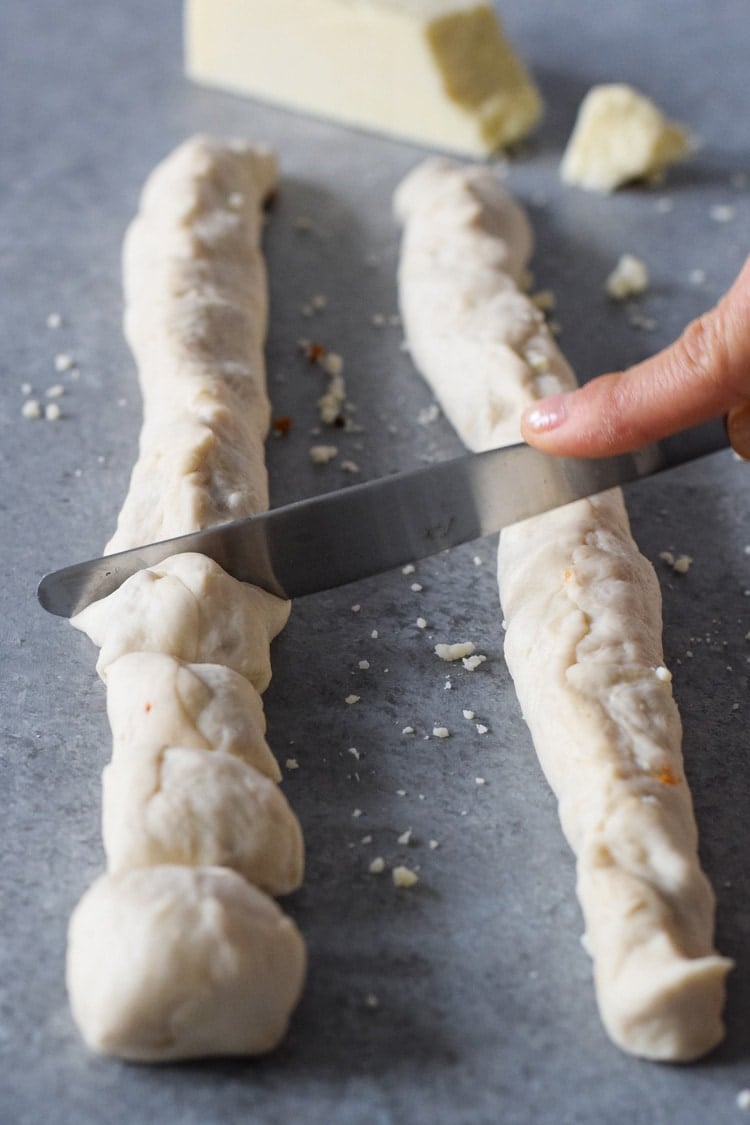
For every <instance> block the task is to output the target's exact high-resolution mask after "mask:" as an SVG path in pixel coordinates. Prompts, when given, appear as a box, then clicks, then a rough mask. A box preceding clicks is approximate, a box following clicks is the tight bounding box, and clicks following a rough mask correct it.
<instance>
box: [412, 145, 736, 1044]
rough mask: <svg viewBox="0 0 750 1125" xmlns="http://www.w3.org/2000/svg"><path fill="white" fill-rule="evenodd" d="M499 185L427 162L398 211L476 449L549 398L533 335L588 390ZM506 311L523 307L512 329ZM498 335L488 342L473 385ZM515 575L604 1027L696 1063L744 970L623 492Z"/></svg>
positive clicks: (516, 623)
mask: <svg viewBox="0 0 750 1125" xmlns="http://www.w3.org/2000/svg"><path fill="white" fill-rule="evenodd" d="M490 179H491V174H490V173H489V172H488V171H486V170H478V169H476V168H468V169H461V168H457V167H455V166H450V165H446V164H439V163H435V162H431V163H428V164H426V165H424V166H422V167H421V168H418V169H417V170H416V172H414V173H412V175H411V176H409V177H408V178H407V179H406V181H405V183H404V184H403V185H402V186H401V188H400V189H399V191H398V193H397V197H396V199H397V203H396V205H397V210H398V211H399V213H400V214H401V216H402V218H403V219H404V220H405V232H404V241H403V249H402V259H401V266H400V271H399V277H400V286H401V289H400V303H401V309H402V314H403V320H404V326H405V330H406V334H407V340H408V342H409V345H410V350H411V352H412V355H413V356H414V357H415V361H416V363H417V365H418V366H419V368H420V370H421V372H422V374H423V375H424V376H425V378H426V379H427V381H428V382H429V383H430V385H431V386H432V388H433V390H434V391H435V393H436V395H437V397H438V399H439V400H440V402H441V404H442V406H443V409H444V410H445V412H446V414H447V415H448V417H450V418H451V420H452V421H453V423H454V425H455V426H456V428H457V429H458V431H459V433H460V435H461V437H462V438H463V440H464V442H465V443H466V444H467V445H468V446H469V447H470V448H472V449H483V448H487V446H488V445H490V444H504V443H508V442H513V441H518V440H520V428H519V427H520V413H521V410H522V408H523V407H525V406H527V405H529V404H530V403H531V402H533V401H534V399H535V398H536V397H538V395H539V394H540V393H542V391H541V390H540V387H539V384H538V383H537V382H536V381H535V379H534V377H533V374H532V371H533V366H532V364H531V363H529V362H524V361H523V358H522V357H523V356H524V354H525V343H524V341H525V340H526V338H527V333H528V332H529V330H530V327H531V326H534V325H537V328H536V329H535V330H536V331H538V332H540V333H541V339H542V340H544V347H545V353H544V354H545V357H546V358H545V362H546V363H547V365H548V367H549V369H550V370H552V371H553V372H555V377H556V378H557V379H558V381H559V383H560V386H561V387H567V386H570V385H571V384H572V380H573V377H572V373H571V372H570V369H569V368H568V367H567V365H566V364H565V363H564V361H563V360H562V357H560V356H559V353H557V349H556V345H555V343H554V341H553V340H552V339H551V338H550V337H549V336H545V333H546V329H543V326H540V325H539V322H538V321H535V318H534V315H533V311H532V307H529V306H530V302H529V301H528V300H527V298H525V297H524V296H523V295H522V294H521V293H519V292H517V291H516V290H515V282H516V280H517V279H518V277H519V276H520V272H521V270H522V269H523V267H524V265H525V262H524V260H523V257H521V258H520V259H519V254H518V250H517V248H518V247H521V249H522V250H523V248H524V247H529V244H530V240H529V233H528V228H527V224H526V222H525V219H522V220H519V219H518V216H519V210H518V207H517V205H515V204H513V203H512V202H511V201H510V200H509V199H508V197H507V196H506V195H505V193H504V192H503V190H502V189H501V188H500V187H499V185H496V184H495V185H493V184H490V183H487V184H485V181H487V180H490ZM478 181H479V182H480V183H481V184H482V190H481V194H480V192H479V191H478V190H477V183H478ZM516 223H520V226H519V231H518V232H515V231H514V230H513V227H514V225H515V224H516ZM488 262H490V263H494V266H493V267H492V268H488V265H487V263H488ZM504 263H507V265H505V264H504ZM511 297H512V300H511V299H510V298H511ZM498 299H502V300H503V301H505V300H508V305H507V308H508V313H507V315H506V316H504V317H500V318H498V317H497V316H496V313H495V307H496V301H498ZM430 326H432V327H430ZM483 333H485V334H486V335H487V336H489V335H490V333H492V334H493V336H492V344H491V346H490V344H487V345H486V346H485V347H484V349H483V353H482V354H483V355H484V362H485V366H484V375H483V379H482V381H481V382H476V381H471V371H472V368H473V366H474V364H475V362H476V355H477V342H476V337H477V336H479V337H480V338H481V337H482V334H483ZM519 341H520V346H519ZM538 346H539V340H535V341H534V348H535V350H536V348H537V347H538ZM446 350H448V351H449V352H450V362H448V363H445V362H444V359H445V354H446ZM519 353H520V354H519ZM451 376H452V380H453V381H452V382H451ZM464 396H465V397H466V401H464V402H462V401H461V399H462V398H463V397H464ZM499 412H503V426H502V427H500V426H498V424H497V416H498V413H499ZM493 437H494V441H493ZM499 580H500V593H501V600H502V604H503V610H504V615H505V621H506V627H507V632H506V641H505V652H506V658H507V661H508V666H509V668H510V670H511V673H512V675H513V679H514V681H515V685H516V691H517V693H518V698H519V701H520V703H521V707H522V709H523V712H524V715H525V717H526V720H527V722H528V723H529V727H530V729H531V733H532V736H533V739H534V745H535V747H536V751H537V754H538V755H539V759H540V761H541V763H542V766H543V768H544V771H545V774H546V776H547V778H548V780H549V782H550V785H551V786H552V788H553V790H554V792H555V794H556V796H557V798H558V801H559V805H560V817H561V821H562V824H563V829H564V831H565V834H566V837H567V839H568V840H569V842H570V844H571V847H572V848H573V850H574V852H575V854H576V859H577V871H578V884H577V886H578V895H579V899H580V902H581V906H582V908H583V912H584V917H585V920H586V930H587V939H588V940H587V947H588V949H589V950H590V953H591V956H592V958H593V961H594V976H595V982H596V990H597V998H598V1003H599V1008H600V1011H601V1014H602V1019H603V1021H604V1024H605V1027H606V1029H607V1031H608V1032H609V1034H610V1035H611V1037H612V1038H613V1039H614V1040H615V1042H616V1043H618V1044H619V1045H620V1046H621V1047H623V1048H624V1049H625V1050H627V1051H631V1052H633V1053H634V1054H638V1055H643V1056H646V1057H648V1058H655V1059H663V1060H688V1059H693V1058H696V1057H698V1056H699V1055H701V1054H703V1053H705V1052H706V1051H709V1050H710V1049H711V1048H712V1047H713V1046H715V1045H716V1043H717V1042H718V1041H719V1040H720V1039H721V1037H722V1034H723V1027H722V1023H721V1008H722V1004H723V999H724V978H725V976H726V973H727V971H728V969H729V968H730V965H731V963H730V962H729V961H727V960H725V959H724V958H721V957H718V956H717V955H716V954H715V952H714V949H713V911H714V904H713V895H712V893H711V889H710V887H709V885H708V882H707V880H706V878H705V876H704V874H703V872H702V871H701V869H700V866H699V861H698V856H697V832H696V827H695V821H694V819H693V812H692V803H691V800H690V794H689V791H688V788H687V783H686V781H685V777H684V773H683V766H682V757H681V750H680V739H681V729H680V721H679V715H678V713H677V709H676V706H675V703H674V700H673V698H672V694H671V688H670V686H669V678H668V677H663V676H662V675H660V674H659V672H660V670H662V669H663V655H662V648H661V628H660V621H661V602H660V594H659V587H658V583H657V580H656V577H655V575H654V572H653V568H652V567H651V565H650V563H648V561H647V560H646V559H644V558H643V557H642V556H641V555H640V554H639V552H638V549H637V547H636V545H635V543H634V542H633V540H632V537H631V535H630V530H629V526H628V519H627V513H626V511H625V507H624V504H623V501H622V496H621V494H620V492H619V491H618V490H614V491H613V492H610V493H606V494H604V495H602V496H600V497H596V498H594V499H592V500H581V501H578V502H577V503H575V504H571V505H569V506H568V507H566V508H562V509H558V510H557V511H553V512H549V513H546V514H544V515H542V516H538V517H535V518H534V519H533V520H527V521H526V522H525V523H522V524H518V525H516V526H515V527H512V528H508V529H506V531H504V532H503V535H502V538H501V548H500V558H499Z"/></svg>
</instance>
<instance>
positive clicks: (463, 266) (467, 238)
mask: <svg viewBox="0 0 750 1125" xmlns="http://www.w3.org/2000/svg"><path fill="white" fill-rule="evenodd" d="M395 209H396V214H397V216H398V218H399V219H400V220H401V222H402V223H404V235H403V247H402V252H401V262H400V265H399V301H400V304H401V311H402V315H403V318H404V322H405V324H406V327H407V333H408V343H409V350H410V352H411V355H412V358H413V359H414V363H415V364H416V366H417V367H418V368H419V370H420V371H422V372H423V373H425V374H426V376H427V378H428V379H429V382H430V385H431V386H432V388H433V389H434V391H435V394H436V395H437V397H438V399H439V400H440V404H441V406H442V408H443V410H444V411H445V414H446V416H447V417H448V419H449V420H450V421H451V422H452V423H453V425H454V426H455V427H456V429H457V430H458V432H459V434H460V435H461V437H462V438H463V440H464V442H465V443H466V444H467V445H468V446H469V448H470V449H477V450H478V449H493V448H495V447H496V446H498V445H507V444H509V443H510V442H513V441H518V417H519V414H520V411H521V409H522V407H523V406H525V405H526V403H527V402H528V401H529V400H530V399H533V398H540V397H543V396H544V395H547V394H555V393H557V392H558V391H560V390H566V389H569V388H571V387H572V386H574V385H575V377H574V375H573V373H572V371H571V370H570V368H569V367H568V365H567V363H566V362H565V360H564V359H563V357H562V355H561V354H560V352H559V350H558V348H557V347H556V345H555V342H554V340H553V338H552V335H551V333H550V331H549V329H548V328H547V325H546V323H545V320H544V316H543V315H542V313H541V312H540V311H539V309H538V308H536V306H535V305H534V304H533V303H532V302H531V301H530V300H529V298H528V297H526V296H525V295H524V294H523V293H521V292H520V291H519V289H518V284H519V283H520V280H521V277H522V275H523V273H524V271H525V268H526V263H527V261H528V258H529V255H530V252H531V241H532V235H531V228H530V227H529V223H528V220H527V218H526V215H525V214H524V212H523V211H522V210H521V208H520V207H519V206H518V205H517V204H516V203H515V201H514V200H513V199H512V197H511V196H510V195H509V194H508V192H506V191H505V190H504V188H503V187H502V186H501V185H500V184H499V183H498V181H497V179H496V178H495V176H493V175H492V174H491V173H490V172H489V171H488V170H487V169H485V168H480V167H474V168H468V169H467V168H461V167H458V166H456V165H454V164H452V163H450V162H449V161H447V160H429V161H427V162H425V163H424V164H422V165H420V166H419V167H418V168H417V169H416V170H415V171H414V172H412V174H411V175H410V176H408V177H407V178H406V180H404V182H403V183H402V184H401V186H400V187H399V189H398V191H397V192H396V197H395ZM498 371H502V372H503V376H502V377H498ZM457 372H460V378H457Z"/></svg>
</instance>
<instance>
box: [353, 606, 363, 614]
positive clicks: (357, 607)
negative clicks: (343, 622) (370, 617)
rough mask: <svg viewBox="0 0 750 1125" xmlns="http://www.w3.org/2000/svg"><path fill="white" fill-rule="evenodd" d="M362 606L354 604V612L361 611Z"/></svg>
mask: <svg viewBox="0 0 750 1125" xmlns="http://www.w3.org/2000/svg"><path fill="white" fill-rule="evenodd" d="M361 608H362V606H361V605H353V606H352V613H359V611H360V610H361Z"/></svg>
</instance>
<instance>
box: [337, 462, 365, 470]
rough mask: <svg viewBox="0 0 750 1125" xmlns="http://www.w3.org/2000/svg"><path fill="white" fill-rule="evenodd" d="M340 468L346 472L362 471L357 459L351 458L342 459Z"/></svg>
mask: <svg viewBox="0 0 750 1125" xmlns="http://www.w3.org/2000/svg"><path fill="white" fill-rule="evenodd" d="M339 468H341V469H342V470H343V471H344V472H345V473H359V472H360V471H361V470H360V467H359V465H358V464H357V462H356V461H349V460H347V461H341V463H340V465H339Z"/></svg>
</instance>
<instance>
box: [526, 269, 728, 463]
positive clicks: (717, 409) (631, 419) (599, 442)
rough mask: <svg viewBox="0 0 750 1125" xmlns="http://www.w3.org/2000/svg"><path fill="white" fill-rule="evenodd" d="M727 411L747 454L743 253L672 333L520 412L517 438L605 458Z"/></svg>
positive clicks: (545, 447) (570, 453)
mask: <svg viewBox="0 0 750 1125" xmlns="http://www.w3.org/2000/svg"><path fill="white" fill-rule="evenodd" d="M720 414H726V415H727V429H728V432H729V439H730V442H731V444H732V446H733V448H734V449H735V450H736V452H737V453H739V454H740V456H742V457H745V458H750V258H748V259H747V261H746V262H745V265H744V266H743V268H742V270H741V272H740V274H739V277H738V278H737V280H736V281H735V282H734V284H733V286H732V287H731V289H730V290H729V292H728V293H726V295H725V296H724V297H722V299H721V300H720V301H719V303H718V304H717V305H716V307H715V308H713V309H711V310H710V312H707V313H705V314H704V315H703V316H701V317H699V318H698V319H697V320H694V321H692V323H691V324H689V325H688V327H687V328H686V329H685V331H684V332H683V333H682V335H681V336H680V338H679V339H678V340H677V341H676V342H675V343H674V344H672V345H671V346H670V347H668V348H665V349H664V350H663V351H661V352H658V353H657V355H655V356H652V357H651V358H650V359H647V360H644V362H643V363H638V364H636V365H635V366H634V367H630V368H628V369H627V370H625V371H618V372H615V373H613V374H610V375H601V376H600V377H599V378H598V379H593V380H592V381H591V382H590V383H587V384H586V385H585V386H583V387H581V388H580V389H579V390H576V391H571V392H569V393H568V394H564V395H555V396H554V397H552V398H547V399H541V400H540V401H539V402H537V403H535V404H534V406H532V407H529V409H527V410H526V411H525V412H524V415H523V419H522V422H521V433H522V435H523V438H524V440H525V441H527V442H528V443H529V444H530V445H535V446H536V447H537V449H541V450H542V451H543V452H545V453H555V454H559V455H562V456H568V457H605V456H610V455H613V454H616V453H625V452H627V451H629V450H634V449H639V448H641V447H642V446H644V445H648V444H649V443H651V442H653V441H657V440H658V439H659V438H662V437H666V436H667V435H668V434H673V433H677V431H678V430H684V429H686V428H687V427H688V426H694V425H697V424H698V423H699V422H704V421H706V420H707V419H709V418H714V417H717V416H718V415H720Z"/></svg>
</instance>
